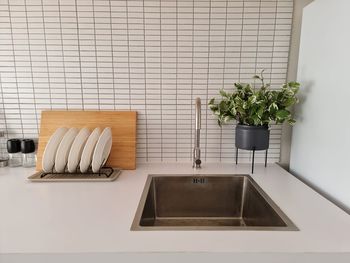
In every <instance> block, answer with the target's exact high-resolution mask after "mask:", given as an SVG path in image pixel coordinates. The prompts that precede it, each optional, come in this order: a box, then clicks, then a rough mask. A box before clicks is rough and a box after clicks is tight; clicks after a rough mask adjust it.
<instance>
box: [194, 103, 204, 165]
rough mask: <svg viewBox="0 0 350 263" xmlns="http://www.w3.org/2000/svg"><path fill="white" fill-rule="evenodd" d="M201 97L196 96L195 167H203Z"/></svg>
mask: <svg viewBox="0 0 350 263" xmlns="http://www.w3.org/2000/svg"><path fill="white" fill-rule="evenodd" d="M200 135H201V99H200V98H196V101H195V133H194V148H193V168H196V169H197V168H201V163H202V161H201V149H200Z"/></svg>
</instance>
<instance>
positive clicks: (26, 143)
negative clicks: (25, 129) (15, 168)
mask: <svg viewBox="0 0 350 263" xmlns="http://www.w3.org/2000/svg"><path fill="white" fill-rule="evenodd" d="M21 152H22V153H33V152H35V143H34V141H33V140H32V139H23V140H22V142H21Z"/></svg>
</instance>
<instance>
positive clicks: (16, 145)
mask: <svg viewBox="0 0 350 263" xmlns="http://www.w3.org/2000/svg"><path fill="white" fill-rule="evenodd" d="M20 151H21V140H20V139H10V140H7V152H8V153H18V152H20Z"/></svg>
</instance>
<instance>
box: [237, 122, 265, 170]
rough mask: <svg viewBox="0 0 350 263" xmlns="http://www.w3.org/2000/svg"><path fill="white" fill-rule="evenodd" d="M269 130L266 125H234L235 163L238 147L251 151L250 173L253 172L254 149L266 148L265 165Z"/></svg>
mask: <svg viewBox="0 0 350 263" xmlns="http://www.w3.org/2000/svg"><path fill="white" fill-rule="evenodd" d="M269 141H270V130H269V127H268V126H249V125H242V124H237V126H236V164H237V163H238V149H243V150H248V151H253V158H252V173H254V157H255V151H260V150H266V152H265V167H266V164H267V149H268V148H269Z"/></svg>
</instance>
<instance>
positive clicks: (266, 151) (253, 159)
mask: <svg viewBox="0 0 350 263" xmlns="http://www.w3.org/2000/svg"><path fill="white" fill-rule="evenodd" d="M252 151H253V158H252V174H253V173H254V161H255V151H256V150H255V148H253V150H252ZM267 153H268V149H266V150H265V167H266V166H267ZM237 164H238V147H236V165H237Z"/></svg>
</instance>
